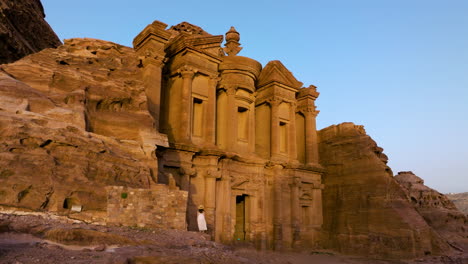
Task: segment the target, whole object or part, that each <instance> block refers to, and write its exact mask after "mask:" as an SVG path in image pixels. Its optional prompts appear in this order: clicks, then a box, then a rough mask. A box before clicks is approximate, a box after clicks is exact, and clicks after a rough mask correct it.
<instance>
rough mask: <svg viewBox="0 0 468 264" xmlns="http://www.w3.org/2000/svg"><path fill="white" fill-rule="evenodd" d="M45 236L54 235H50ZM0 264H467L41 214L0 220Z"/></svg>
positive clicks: (458, 258)
mask: <svg viewBox="0 0 468 264" xmlns="http://www.w3.org/2000/svg"><path fill="white" fill-rule="evenodd" d="M51 230H55V231H57V230H58V231H57V232H55V233H54V234H53V235H51V232H50V231H51ZM64 230H65V231H64ZM67 230H75V231H77V232H73V234H71V233H69V232H68V231H67ZM52 233H53V232H52ZM119 243H120V245H119ZM0 263H1V264H4V263H5V264H7V263H11V264H21V263H24V264H26V263H41V264H46V263H103V264H110V263H112V264H114V263H116V264H120V263H121V264H124V263H128V264H131V263H145V264H146V263H168V264H173V263H174V264H175V263H184V264H185V263H188V264H191V263H197V264H205V263H213V264H218V263H219V264H231V263H232V264H236V263H259V264H261V263H265V264H267V263H271V264H280V263H285V264H306V263H307V264H310V263H320V264H390V263H394V264H415V263H434V264H435V263H440V264H442V263H444V264H445V263H447V264H449V263H450V264H468V254H467V253H459V254H458V255H454V256H429V257H426V258H424V259H416V260H378V259H366V258H363V257H353V256H343V255H338V254H333V253H330V252H316V251H314V252H312V251H310V252H301V253H297V252H296V253H293V252H272V251H257V250H255V249H254V248H251V247H249V246H245V245H244V246H227V245H223V244H219V243H215V242H212V241H210V240H209V239H208V237H207V235H203V234H201V233H198V232H187V231H179V230H162V229H157V230H151V229H141V228H128V227H108V226H100V225H91V224H86V223H81V222H78V221H72V220H68V219H66V218H57V217H55V216H51V215H46V214H42V215H13V214H0Z"/></svg>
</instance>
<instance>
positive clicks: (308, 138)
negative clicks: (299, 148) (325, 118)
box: [304, 107, 319, 164]
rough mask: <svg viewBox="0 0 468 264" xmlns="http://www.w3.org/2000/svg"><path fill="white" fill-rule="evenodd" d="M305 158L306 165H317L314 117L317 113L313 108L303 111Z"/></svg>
mask: <svg viewBox="0 0 468 264" xmlns="http://www.w3.org/2000/svg"><path fill="white" fill-rule="evenodd" d="M304 112H305V142H306V147H305V152H306V153H305V154H306V155H305V156H306V164H318V161H319V159H318V143H317V128H316V123H315V117H316V116H317V113H318V112H317V111H315V109H314V108H311V107H309V108H307V109H306V110H305V111H304Z"/></svg>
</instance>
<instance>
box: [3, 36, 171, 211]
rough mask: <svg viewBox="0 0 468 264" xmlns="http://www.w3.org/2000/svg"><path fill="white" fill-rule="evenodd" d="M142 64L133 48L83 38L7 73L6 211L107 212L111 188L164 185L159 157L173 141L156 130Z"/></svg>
mask: <svg viewBox="0 0 468 264" xmlns="http://www.w3.org/2000/svg"><path fill="white" fill-rule="evenodd" d="M138 63H139V61H138V59H137V58H136V56H135V55H134V52H133V50H132V49H130V48H126V47H123V46H120V45H117V44H114V43H110V42H105V41H100V40H91V39H73V40H68V41H66V42H65V45H63V46H60V47H59V48H58V49H47V50H44V51H42V52H39V53H36V54H33V55H31V56H28V57H26V58H24V59H22V60H20V61H17V62H16V63H13V64H8V65H2V68H1V72H0V138H1V142H0V157H1V158H0V168H1V169H0V182H1V184H0V186H1V187H0V197H1V201H2V204H4V205H8V206H15V207H23V208H27V209H32V210H48V211H61V210H63V209H65V208H70V207H71V206H72V204H77V205H81V206H82V209H83V210H84V212H86V211H97V212H103V213H104V214H105V210H106V191H105V189H104V187H105V186H108V185H125V186H129V187H139V188H140V187H144V188H149V187H150V185H151V184H152V183H154V182H156V180H155V178H154V177H156V176H155V173H154V172H155V171H157V163H156V157H155V154H154V152H155V149H156V144H160V145H161V144H162V145H164V144H166V143H165V142H166V141H165V138H164V137H163V136H162V135H160V134H158V133H157V132H155V131H154V130H153V122H154V121H153V119H152V117H151V116H150V114H149V112H148V110H147V106H146V97H145V96H144V88H143V87H142V85H141V83H140V82H138V81H137V78H135V76H138V74H139V68H138ZM91 215H92V216H93V217H94V216H96V215H99V214H91Z"/></svg>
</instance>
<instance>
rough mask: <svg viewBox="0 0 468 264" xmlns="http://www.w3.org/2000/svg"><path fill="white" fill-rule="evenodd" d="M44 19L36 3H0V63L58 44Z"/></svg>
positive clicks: (10, 0)
mask: <svg viewBox="0 0 468 264" xmlns="http://www.w3.org/2000/svg"><path fill="white" fill-rule="evenodd" d="M44 18H45V14H44V9H43V7H42V4H41V2H40V1H39V0H14V1H13V0H0V64H2V63H9V62H13V61H16V60H18V59H20V58H22V57H24V56H26V55H28V54H32V53H35V52H38V51H40V50H42V49H45V48H55V47H57V46H59V45H60V44H61V43H60V40H59V39H58V37H57V35H56V34H55V33H54V31H53V30H52V29H51V28H50V26H49V24H47V22H46V21H45V20H44Z"/></svg>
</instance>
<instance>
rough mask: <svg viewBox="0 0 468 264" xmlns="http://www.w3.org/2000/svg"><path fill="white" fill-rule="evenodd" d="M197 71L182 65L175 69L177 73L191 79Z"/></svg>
mask: <svg viewBox="0 0 468 264" xmlns="http://www.w3.org/2000/svg"><path fill="white" fill-rule="evenodd" d="M197 72H198V71H197V70H196V69H194V68H192V67H189V66H182V67H180V68H179V69H178V70H177V73H178V74H180V75H181V76H182V78H184V79H186V78H187V79H192V78H193V77H194V76H195V74H196V73H197Z"/></svg>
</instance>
